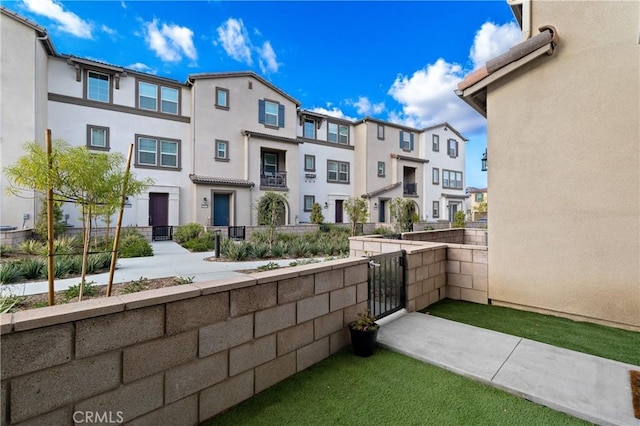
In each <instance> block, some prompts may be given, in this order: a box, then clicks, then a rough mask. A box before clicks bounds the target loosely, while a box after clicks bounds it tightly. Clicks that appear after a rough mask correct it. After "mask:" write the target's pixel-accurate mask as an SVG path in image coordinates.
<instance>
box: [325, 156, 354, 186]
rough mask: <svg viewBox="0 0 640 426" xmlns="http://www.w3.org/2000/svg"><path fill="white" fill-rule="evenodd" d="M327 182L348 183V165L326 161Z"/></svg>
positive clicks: (342, 162) (341, 162)
mask: <svg viewBox="0 0 640 426" xmlns="http://www.w3.org/2000/svg"><path fill="white" fill-rule="evenodd" d="M327 182H338V183H349V163H347V162H344V161H334V160H328V161H327Z"/></svg>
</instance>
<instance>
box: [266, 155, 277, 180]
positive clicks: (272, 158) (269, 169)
mask: <svg viewBox="0 0 640 426" xmlns="http://www.w3.org/2000/svg"><path fill="white" fill-rule="evenodd" d="M277 172H278V155H277V154H274V153H271V152H265V153H264V154H262V173H263V174H264V175H269V176H275V175H276V173H277Z"/></svg>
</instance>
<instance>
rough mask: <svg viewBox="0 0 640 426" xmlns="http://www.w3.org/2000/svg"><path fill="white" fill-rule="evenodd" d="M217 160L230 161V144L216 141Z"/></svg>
mask: <svg viewBox="0 0 640 426" xmlns="http://www.w3.org/2000/svg"><path fill="white" fill-rule="evenodd" d="M215 159H216V160H229V142H228V141H221V140H218V139H216V157H215Z"/></svg>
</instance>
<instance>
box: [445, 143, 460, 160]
mask: <svg viewBox="0 0 640 426" xmlns="http://www.w3.org/2000/svg"><path fill="white" fill-rule="evenodd" d="M447 148H448V150H447V153H448V154H449V157H454V158H455V157H457V156H458V141H457V140H455V139H449V140H448V141H447Z"/></svg>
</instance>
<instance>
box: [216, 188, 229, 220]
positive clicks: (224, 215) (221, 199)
mask: <svg viewBox="0 0 640 426" xmlns="http://www.w3.org/2000/svg"><path fill="white" fill-rule="evenodd" d="M213 226H229V194H213Z"/></svg>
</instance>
